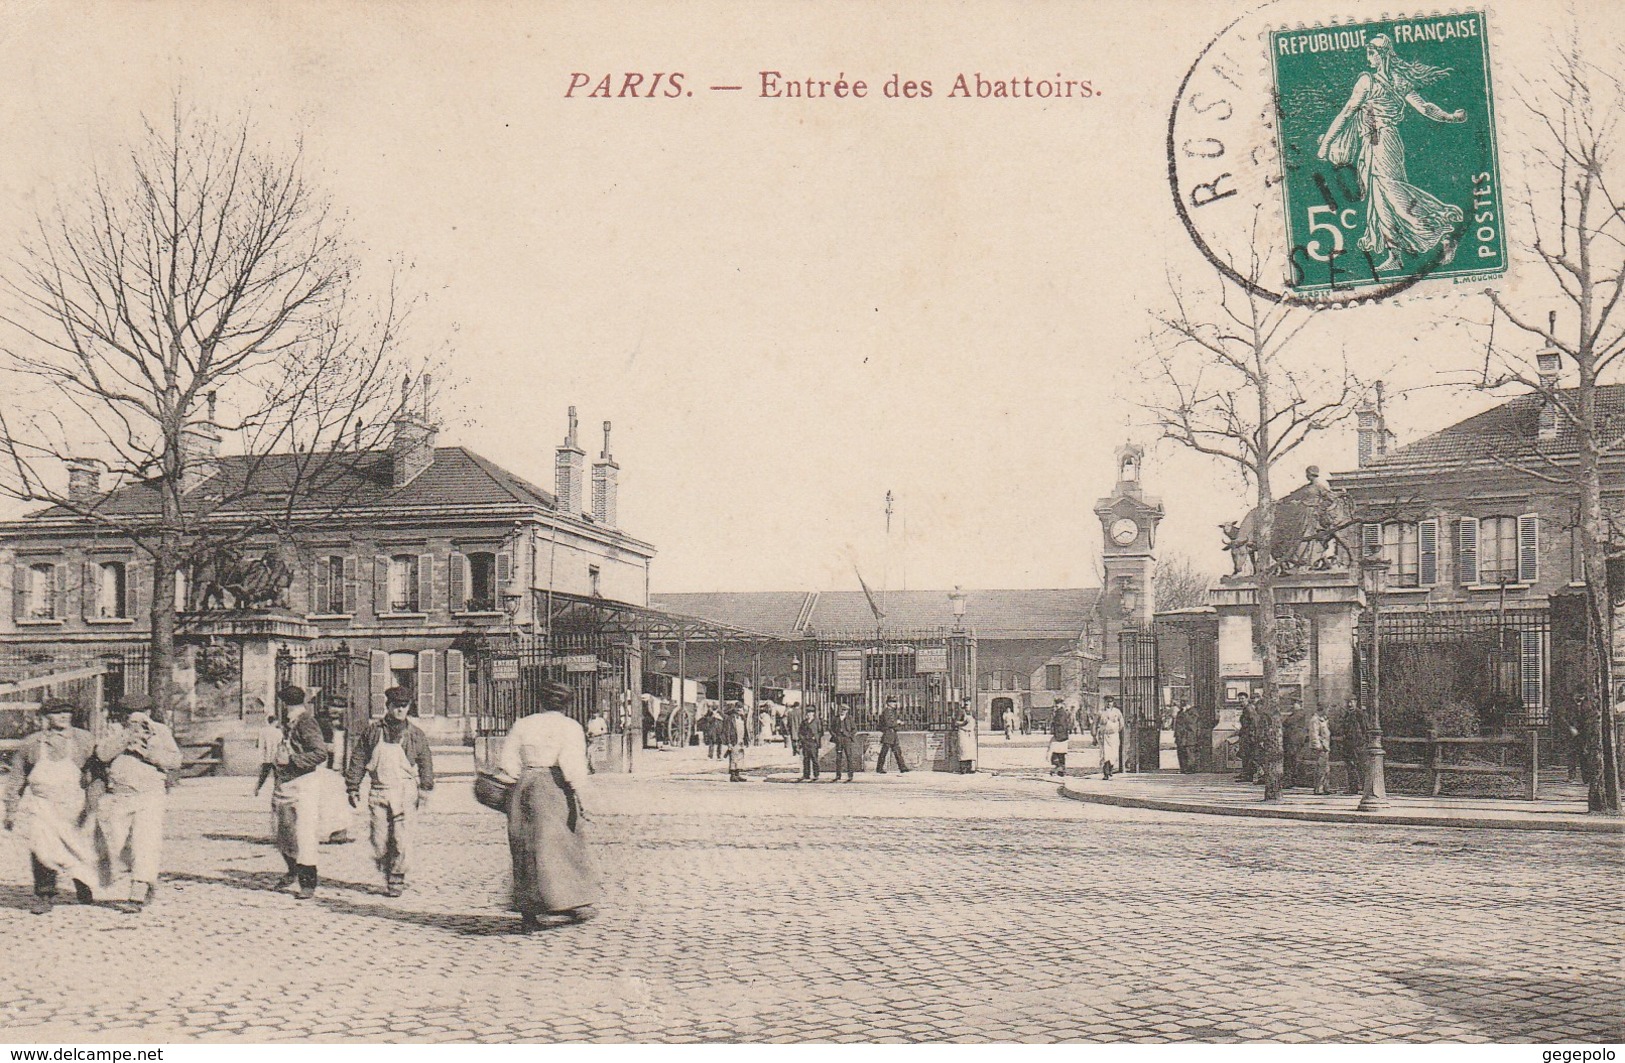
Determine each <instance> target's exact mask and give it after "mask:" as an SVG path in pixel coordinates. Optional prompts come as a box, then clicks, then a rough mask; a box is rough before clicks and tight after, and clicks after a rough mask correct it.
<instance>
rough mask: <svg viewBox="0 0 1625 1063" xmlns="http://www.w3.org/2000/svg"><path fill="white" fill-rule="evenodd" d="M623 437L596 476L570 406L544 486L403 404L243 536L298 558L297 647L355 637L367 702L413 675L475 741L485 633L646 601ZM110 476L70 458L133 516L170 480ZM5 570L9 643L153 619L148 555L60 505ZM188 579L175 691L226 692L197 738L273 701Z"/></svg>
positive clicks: (37, 647) (7, 550) (87, 646)
mask: <svg viewBox="0 0 1625 1063" xmlns="http://www.w3.org/2000/svg"><path fill="white" fill-rule="evenodd" d="M609 432H610V425H609V423H608V422H605V423H604V444H603V449H602V451H601V452H600V454H599V456H598V458H597V460H596V461H595V462H593V463H592V465H591V469H590V472H589V469H588V463H587V461H586V456H585V452H584V450H583V448H582V446H581V444H580V442H579V439H578V425H577V423H576V416H575V409H574V408H573V407H572V408H571V410H570V421H569V428H568V432H567V434H566V437H565V440H564V442H563V443H562V444H561V445H560V446H559V447H558V448H557V451H556V454H555V477H554V491H553V492H552V493H549V492H547V491H544V490H542V489H541V488H539V487H537V486H535V485H534V484H532V483H530V482H528V481H526V480H524V479H523V478H521V477H519V476H517V475H515V474H513V473H511V472H509V471H507V470H505V469H503V468H501V467H499V466H497V465H495V464H494V463H492V462H490V461H488V460H486V459H485V458H483V457H481V456H479V455H478V454H475V453H473V452H472V451H470V450H467V449H466V448H463V447H455V446H451V447H441V446H437V445H436V436H437V428H436V426H435V425H434V423H433V418H432V417H431V416H430V415H429V413H428V411H427V409H426V408H420V409H418V410H416V411H414V412H411V413H407V414H404V415H402V416H401V417H400V418H399V419H398V420H397V422H396V425H395V432H394V438H393V441H392V444H391V446H390V447H389V448H388V449H387V450H380V451H376V452H370V453H360V454H357V455H355V456H354V457H353V459H347V460H346V461H345V462H344V464H343V468H342V471H341V472H339V473H337V474H335V475H334V477H333V482H331V483H325V484H323V486H322V490H321V491H320V492H319V493H318V494H313V496H312V497H309V498H306V499H299V500H296V501H295V503H294V505H293V507H292V510H291V517H289V518H288V519H287V520H286V521H284V522H282V523H283V526H284V527H285V528H286V533H285V535H286V538H291V540H292V542H291V543H288V542H287V541H286V539H284V540H280V545H278V544H273V543H271V542H270V541H269V540H267V541H266V542H264V543H258V544H256V543H254V542H250V543H249V544H248V552H249V553H252V552H254V550H255V549H256V548H261V547H269V548H272V549H278V550H281V551H282V554H281V556H285V557H286V558H287V559H288V561H287V565H288V568H290V569H291V582H290V583H289V585H288V587H287V589H286V591H285V593H284V594H283V596H282V597H283V600H282V602H281V603H280V607H279V608H276V609H274V610H272V612H275V613H277V614H280V615H282V616H284V617H285V618H286V624H288V625H292V626H291V627H288V629H287V630H288V631H289V632H293V631H297V632H298V634H299V636H300V640H301V642H302V643H303V644H304V645H303V647H302V648H301V649H300V651H299V654H298V655H299V656H300V657H301V658H302V657H304V656H307V655H309V654H318V653H322V652H332V651H334V650H335V649H336V648H338V647H340V646H342V647H343V651H344V653H345V654H347V655H348V656H349V657H350V658H351V659H354V660H356V661H359V662H364V665H365V668H366V670H367V679H368V682H367V684H366V685H367V689H368V691H369V693H368V696H367V697H368V700H369V702H370V705H369V706H368V708H369V709H370V710H371V711H374V712H378V711H381V708H382V697H383V691H384V690H385V689H386V688H388V687H390V686H402V687H406V688H407V689H409V690H412V691H413V692H414V696H415V700H416V705H417V709H416V711H417V713H418V715H419V716H420V717H421V718H422V720H423V722H424V724H425V726H426V727H427V728H428V729H429V730H430V731H431V733H432V734H433V735H434V736H435V737H437V738H459V737H462V736H463V735H464V734H465V733H467V732H468V731H469V730H470V726H471V724H470V719H469V717H470V715H471V713H472V711H473V706H472V705H471V696H470V695H471V691H470V684H471V683H473V682H475V681H476V678H475V677H473V676H471V675H470V674H469V670H468V668H469V660H468V651H469V649H470V648H471V646H473V645H475V644H478V643H479V642H480V640H482V639H491V638H496V637H503V636H511V635H514V634H524V633H536V632H538V631H541V630H543V629H545V628H546V627H547V625H548V623H549V621H550V618H551V616H552V615H553V614H552V610H551V606H552V605H553V603H554V601H555V599H569V600H577V599H585V600H602V601H607V602H621V603H627V604H631V605H635V606H642V605H645V604H646V603H647V601H648V588H649V567H650V563H651V561H652V559H653V557H654V554H655V550H654V548H653V547H652V546H651V545H650V544H648V543H646V542H643V541H642V540H639V539H637V538H634V537H633V536H631V535H629V534H627V533H626V532H625V531H624V530H622V529H621V528H620V527H619V521H618V513H617V509H618V490H619V466H618V465H617V464H616V463H615V461H614V458H613V457H612V455H611V451H610V443H609ZM244 460H246V459H239V458H233V457H231V456H221V457H219V458H218V459H217V460H216V461H215V462H213V464H212V466H211V471H212V473H213V476H217V477H226V478H230V477H232V476H233V475H234V474H237V470H236V468H235V466H237V465H238V464H240V463H241V462H242V461H244ZM269 460H271V461H273V462H274V461H275V460H276V458H275V456H273V458H272V459H269ZM286 460H289V461H292V460H295V457H294V456H288V458H287V459H286ZM96 471H97V470H96V467H95V466H94V465H93V464H92V463H88V462H85V463H76V464H75V465H72V466H70V469H69V474H70V477H72V481H71V488H70V489H71V490H72V491H73V492H76V494H75V497H76V499H87V500H91V499H93V500H96V502H95V504H96V508H97V511H98V512H99V513H105V514H108V515H109V516H115V515H116V516H117V518H118V519H119V520H120V521H122V522H125V523H137V524H139V522H140V521H141V520H142V519H143V518H144V517H145V516H147V515H148V514H150V513H152V512H154V511H155V507H156V504H157V495H156V492H154V491H152V490H150V489H149V488H148V487H147V486H145V485H142V484H133V485H122V486H117V487H114V488H113V489H111V490H109V491H106V492H104V491H103V490H102V487H101V485H100V484H99V483H97V482H96V479H97V477H96ZM262 473H263V470H262ZM589 477H590V479H589ZM211 479H212V477H202V478H199V480H198V482H196V483H195V484H192V485H189V491H188V495H189V496H190V495H191V493H192V492H198V493H200V497H206V496H207V493H208V492H209V490H210V480H211ZM253 506H254V503H253V502H252V501H251V500H250V501H246V502H245V503H244V505H243V506H241V507H235V508H232V509H230V510H229V511H222V512H218V513H215V514H211V518H212V519H214V518H217V519H219V520H220V521H222V522H239V523H241V522H243V521H245V520H249V519H252V518H253V517H254V516H255V514H254V512H253ZM0 573H3V574H4V577H9V580H10V584H11V591H12V608H11V609H10V610H9V611H8V612H5V613H4V614H3V615H0V653H5V654H9V655H10V656H12V657H13V658H26V657H30V656H33V657H36V658H38V657H44V656H55V657H58V658H68V659H72V658H75V657H77V658H80V659H85V660H90V659H95V658H98V657H100V658H112V657H118V656H120V655H129V656H134V655H138V654H139V652H140V648H141V647H142V646H143V644H144V642H145V640H146V638H147V636H148V631H149V626H150V622H151V619H150V612H151V610H150V607H149V601H148V596H149V595H150V593H151V586H152V572H151V561H150V560H149V557H148V555H146V554H145V553H144V552H143V551H141V550H140V549H139V548H138V547H137V545H136V544H135V543H134V542H132V541H130V540H129V539H127V538H122V537H121V536H119V535H118V534H115V533H112V532H110V531H109V530H107V527H106V524H105V522H94V521H91V520H88V519H86V518H83V517H80V516H76V515H74V514H73V513H72V512H69V511H68V510H67V509H65V508H61V507H55V508H51V509H46V510H44V511H42V512H38V513H34V514H31V515H29V516H27V517H25V518H23V519H21V520H17V521H11V522H7V523H4V524H0ZM177 575H178V587H177V601H176V606H177V609H178V610H179V613H180V623H179V635H180V641H181V643H182V645H183V649H184V652H183V654H182V660H181V663H180V670H178V672H177V676H176V682H177V689H180V690H186V691H195V690H197V689H199V688H200V687H201V688H208V687H210V686H211V683H209V682H205V683H202V684H200V683H198V680H199V679H200V678H202V679H205V680H214V681H216V682H214V683H213V686H214V687H215V688H217V689H215V695H216V696H212V697H211V696H196V697H194V696H191V695H188V696H187V697H188V699H189V700H187V702H186V704H185V705H184V706H182V707H178V708H177V723H178V724H179V725H181V726H182V728H183V729H184V730H185V731H186V732H187V737H189V738H190V739H191V740H193V741H204V740H211V739H213V738H215V737H219V736H220V735H222V734H225V733H229V732H230V731H232V730H234V729H237V728H239V727H241V726H243V725H246V724H251V723H253V722H256V721H255V720H254V719H253V717H255V716H257V715H258V713H259V712H260V711H262V709H263V706H256V705H254V704H251V701H252V700H253V695H252V693H251V691H252V689H254V687H253V684H250V683H245V682H242V678H243V673H244V671H245V669H248V668H250V667H251V666H252V662H247V661H236V662H234V661H233V660H232V653H233V652H234V651H233V649H232V646H233V645H234V643H233V641H232V640H231V639H229V638H222V637H221V636H220V634H219V633H220V631H222V630H225V629H223V628H221V626H220V624H219V623H218V622H217V621H218V619H219V617H218V615H211V614H220V613H221V612H222V611H221V610H219V609H217V608H211V609H204V608H203V607H205V606H217V605H218V604H219V603H213V602H207V601H203V600H202V599H203V596H204V591H205V588H203V587H202V586H200V585H199V581H200V580H201V579H202V578H203V574H201V573H199V572H196V571H190V572H182V573H178V574H177ZM224 612H225V613H229V612H230V610H229V609H228V610H225V611H224ZM235 652H238V653H240V654H247V653H250V652H252V650H251V648H250V647H248V646H246V645H244V646H240V647H238V649H237V650H236V651H235ZM234 666H235V667H236V669H237V672H238V675H237V680H238V681H237V682H236V683H235V685H234V684H233V682H232V674H231V673H232V670H233V667H234ZM182 671H184V672H185V673H187V674H181V672H182ZM303 674H306V675H308V672H307V673H303ZM307 681H308V680H307ZM233 691H235V695H236V696H235V703H233Z"/></svg>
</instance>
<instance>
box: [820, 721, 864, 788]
mask: <svg viewBox="0 0 1625 1063" xmlns="http://www.w3.org/2000/svg"><path fill="white" fill-rule="evenodd" d="M829 737H830V739H831V740H832V741H834V743H835V778H834V779H831V780H830V781H831V782H840V781H841V767H842V765H845V766H846V781H847V782H851V781H852V764H853V761H855V760H856V759H857V754H858V751H857V744H858V724H857V721H856V720H854V719H852V710H851V709H850V708H848V707H847V706H845V705H837V706H836V707H835V716H834V718H833V719H831V720H830V721H829ZM815 767H816V765H815Z"/></svg>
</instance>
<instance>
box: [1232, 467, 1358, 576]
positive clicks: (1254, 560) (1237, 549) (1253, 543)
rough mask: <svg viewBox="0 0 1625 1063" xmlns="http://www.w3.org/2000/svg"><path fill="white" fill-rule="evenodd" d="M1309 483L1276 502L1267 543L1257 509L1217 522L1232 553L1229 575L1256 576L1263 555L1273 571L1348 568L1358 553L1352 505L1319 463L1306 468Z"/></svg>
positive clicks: (1340, 569) (1338, 569)
mask: <svg viewBox="0 0 1625 1063" xmlns="http://www.w3.org/2000/svg"><path fill="white" fill-rule="evenodd" d="M1305 476H1306V477H1307V479H1308V481H1309V482H1308V483H1306V484H1304V485H1303V486H1302V487H1300V488H1298V489H1297V490H1296V491H1293V492H1292V493H1291V494H1289V495H1287V496H1286V497H1285V498H1283V499H1281V500H1280V501H1279V502H1277V503H1275V527H1274V528H1273V529H1272V531H1271V534H1270V541H1269V543H1268V549H1267V550H1266V549H1264V544H1262V543H1260V542H1259V541H1258V538H1259V536H1258V510H1257V509H1253V510H1251V511H1249V512H1248V514H1247V515H1246V516H1245V517H1243V518H1242V519H1241V520H1240V521H1239V522H1237V521H1227V522H1226V523H1224V524H1221V525H1219V529H1220V531H1222V532H1224V539H1225V542H1224V548H1225V551H1226V552H1228V553H1229V554H1230V567H1231V572H1230V574H1231V576H1232V577H1237V576H1255V575H1257V574H1258V570H1259V564H1260V560H1261V557H1262V558H1264V559H1265V561H1266V563H1268V564H1270V565H1271V566H1272V567H1273V570H1274V571H1276V572H1301V571H1318V572H1327V571H1346V570H1347V569H1348V568H1350V567H1351V566H1352V564H1353V562H1354V558H1355V557H1356V554H1355V550H1354V544H1353V542H1352V541H1351V536H1352V535H1353V534H1354V533H1353V532H1352V531H1351V529H1353V527H1354V525H1355V523H1356V520H1355V514H1354V507H1353V506H1352V505H1350V504H1349V502H1348V500H1347V499H1345V498H1344V497H1343V496H1342V495H1339V494H1338V493H1337V492H1335V491H1333V490H1332V489H1331V488H1330V487H1328V486H1327V485H1326V484H1325V483H1323V482H1322V481H1321V479H1320V469H1318V468H1317V467H1315V466H1313V465H1311V466H1309V468H1308V469H1307V470H1306V472H1305Z"/></svg>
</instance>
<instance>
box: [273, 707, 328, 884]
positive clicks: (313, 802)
mask: <svg viewBox="0 0 1625 1063" xmlns="http://www.w3.org/2000/svg"><path fill="white" fill-rule="evenodd" d="M277 697H278V698H279V699H280V700H281V701H282V704H283V705H285V706H287V721H288V730H287V737H286V738H284V739H283V740H282V748H281V749H280V750H278V752H277V766H276V789H275V790H274V791H272V793H271V808H272V810H273V811H275V813H276V841H277V848H278V849H280V850H281V851H282V859H283V861H284V862H286V863H287V865H288V873H287V874H286V875H284V876H283V877H282V881H281V882H279V883H277V885H278V886H279V887H280V888H282V889H286V888H287V887H289V886H291V885H293V884H294V883H296V882H297V883H298V884H299V894H298V896H299V899H300V900H302V901H308V900H310V899H311V898H312V897H314V896H316V858H317V848H316V846H317V840H318V829H319V825H320V821H321V815H322V809H321V782H322V780H321V775H320V773H319V772H317V770H316V769H317V768H322V767H325V766H326V765H327V743H326V742H325V741H323V740H322V729H321V727H320V725H318V724H317V722H316V718H315V717H314V716H312V715H311V713H310V707H309V706H308V705H306V704H305V692H304V691H303V690H302V689H300V688H299V687H296V686H286V687H283V688H282V689H281V690H279V691H277Z"/></svg>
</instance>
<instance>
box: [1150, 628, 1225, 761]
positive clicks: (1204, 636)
mask: <svg viewBox="0 0 1625 1063" xmlns="http://www.w3.org/2000/svg"><path fill="white" fill-rule="evenodd" d="M1153 630H1154V631H1155V632H1156V637H1157V648H1156V654H1157V672H1158V675H1157V688H1158V690H1159V691H1160V690H1162V689H1164V688H1166V689H1167V691H1168V704H1166V705H1164V706H1163V716H1164V718H1165V719H1167V720H1168V721H1170V722H1171V721H1172V717H1173V709H1174V707H1176V706H1178V705H1186V706H1189V709H1188V710H1187V711H1190V712H1191V713H1193V715H1194V717H1195V720H1196V727H1195V734H1196V761H1195V764H1194V765H1193V768H1194V770H1196V771H1199V772H1207V771H1213V770H1214V764H1213V759H1214V758H1213V729H1214V728H1215V727H1216V726H1218V723H1219V708H1220V702H1221V701H1222V698H1221V686H1220V683H1219V618H1218V616H1217V615H1216V614H1215V613H1213V612H1212V611H1211V610H1202V611H1199V612H1198V611H1191V612H1178V613H1165V614H1161V615H1159V616H1158V617H1157V618H1156V622H1155V625H1154V627H1153Z"/></svg>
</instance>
